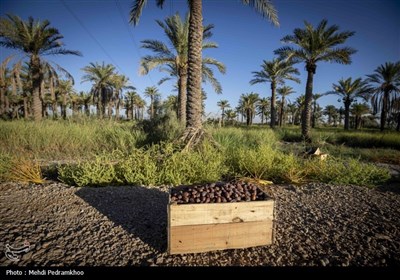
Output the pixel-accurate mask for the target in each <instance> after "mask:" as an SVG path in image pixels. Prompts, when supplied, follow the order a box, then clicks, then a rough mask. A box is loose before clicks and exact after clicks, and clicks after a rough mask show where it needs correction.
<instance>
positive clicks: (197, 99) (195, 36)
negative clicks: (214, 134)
mask: <svg viewBox="0 0 400 280" xmlns="http://www.w3.org/2000/svg"><path fill="white" fill-rule="evenodd" d="M164 2H165V1H164V0H157V2H156V3H157V6H159V7H161V8H162V6H163V4H164ZM202 2H203V1H202V0H189V1H188V4H189V45H188V84H187V107H186V114H187V122H186V130H185V132H184V135H183V137H182V139H183V141H185V142H187V143H195V142H198V141H193V139H195V138H197V139H199V138H201V137H202V135H203V134H204V131H203V130H202V105H201V103H202V91H201V82H202V70H201V68H202V67H201V66H202V45H203V32H202V31H203V6H202ZM146 3H147V0H135V1H134V4H133V6H132V9H131V11H130V21H131V22H132V23H133V24H134V25H137V24H138V22H139V17H140V15H141V13H142V10H143V7H144V6H145V5H146ZM242 3H243V4H244V5H248V6H251V7H254V8H255V10H256V11H257V12H259V13H260V14H261V15H262V16H263V17H265V18H268V19H269V20H270V21H271V22H272V23H273V24H275V25H279V22H278V16H277V12H276V10H275V8H274V6H273V5H272V3H271V1H270V0H242Z"/></svg>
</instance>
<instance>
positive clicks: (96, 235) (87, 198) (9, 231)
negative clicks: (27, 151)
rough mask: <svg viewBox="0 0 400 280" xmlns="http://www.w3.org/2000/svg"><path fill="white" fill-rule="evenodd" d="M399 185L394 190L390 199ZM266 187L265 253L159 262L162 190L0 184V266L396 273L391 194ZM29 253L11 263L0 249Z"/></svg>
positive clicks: (396, 223)
mask: <svg viewBox="0 0 400 280" xmlns="http://www.w3.org/2000/svg"><path fill="white" fill-rule="evenodd" d="M399 188H400V186H397V190H399ZM395 189H396V187H392V188H391V189H388V190H386V191H382V190H371V189H367V188H364V187H355V186H330V185H326V184H317V183H311V184H307V185H303V186H301V187H298V186H291V185H274V186H270V187H268V189H266V190H265V191H266V192H267V193H269V194H271V195H273V196H274V198H275V199H276V209H275V219H276V223H275V241H274V244H273V245H271V246H264V247H254V248H249V249H235V250H225V251H215V252H208V253H201V254H186V255H175V256H169V255H168V254H167V253H166V247H167V244H166V242H167V241H166V240H167V238H166V237H167V233H166V225H167V215H166V206H167V201H168V194H167V192H168V187H160V188H145V187H105V188H72V187H68V186H66V185H64V184H60V183H51V184H48V185H45V186H36V185H27V186H23V185H19V184H15V183H3V184H0V225H1V226H0V252H1V253H0V265H12V264H17V265H21V266H25V265H34V266H35V265H37V266H64V265H73V266H80V265H85V266H99V265H106V266H126V265H144V266H148V265H160V266H165V265H172V266H182V265H205V266H208V265H212V266H214V265H215V266H231V265H246V266H247V265H249V266H250V265H251V266H255V265H263V266H292V265H295V266H399V265H400V194H399V193H396V192H393V190H395ZM25 240H26V241H28V242H30V244H31V249H30V251H29V252H27V253H24V254H22V255H21V259H20V260H19V261H18V262H12V261H10V260H8V259H7V258H6V256H5V251H6V244H9V245H11V246H14V247H19V246H22V245H23V243H24V241H25Z"/></svg>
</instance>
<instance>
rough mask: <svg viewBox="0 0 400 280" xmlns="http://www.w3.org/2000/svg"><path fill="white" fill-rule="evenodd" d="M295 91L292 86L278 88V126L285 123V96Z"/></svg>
mask: <svg viewBox="0 0 400 280" xmlns="http://www.w3.org/2000/svg"><path fill="white" fill-rule="evenodd" d="M294 92H295V91H294V90H293V88H292V87H289V86H283V87H281V88H278V94H279V95H280V96H281V104H280V105H281V106H280V107H281V108H280V112H279V126H283V125H285V105H286V96H288V95H289V94H292V93H294Z"/></svg>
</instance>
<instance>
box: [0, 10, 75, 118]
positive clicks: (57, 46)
mask: <svg viewBox="0 0 400 280" xmlns="http://www.w3.org/2000/svg"><path fill="white" fill-rule="evenodd" d="M63 38H64V37H63V36H62V35H61V34H60V33H59V31H58V30H57V29H56V28H54V27H51V26H50V22H49V21H48V20H44V21H39V20H34V19H33V18H32V17H29V19H28V21H23V20H22V19H21V18H20V17H18V16H15V15H7V18H1V19H0V46H2V47H6V48H11V49H16V50H19V51H21V52H23V53H25V54H26V55H28V56H29V69H30V75H31V78H32V97H33V116H34V120H35V121H40V120H41V119H42V101H41V99H40V85H41V84H42V80H43V75H42V74H41V67H40V66H41V60H42V59H43V56H46V55H59V54H61V55H66V54H72V55H81V54H80V52H78V51H71V50H67V49H65V48H63V45H64V44H63V43H62V41H61V39H63Z"/></svg>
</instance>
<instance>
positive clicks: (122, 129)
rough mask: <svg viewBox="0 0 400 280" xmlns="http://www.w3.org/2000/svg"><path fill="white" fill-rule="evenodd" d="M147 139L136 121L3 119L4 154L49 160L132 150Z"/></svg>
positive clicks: (0, 140) (1, 141) (0, 139)
mask: <svg viewBox="0 0 400 280" xmlns="http://www.w3.org/2000/svg"><path fill="white" fill-rule="evenodd" d="M144 139H145V135H144V133H141V132H140V131H139V130H132V124H127V123H116V122H110V121H107V120H104V121H100V120H89V119H82V120H81V121H79V122H77V123H75V122H73V121H51V120H45V121H42V122H40V123H33V122H26V121H13V122H5V121H2V122H1V125H0V144H1V145H0V154H12V155H14V156H15V157H26V156H28V155H30V156H33V157H35V158H37V159H47V160H60V159H81V158H86V157H90V156H92V155H95V154H99V153H101V152H112V151H113V150H118V149H120V150H124V151H129V150H131V149H133V148H134V147H136V146H137V145H139V144H140V143H142V142H143V141H144Z"/></svg>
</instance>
